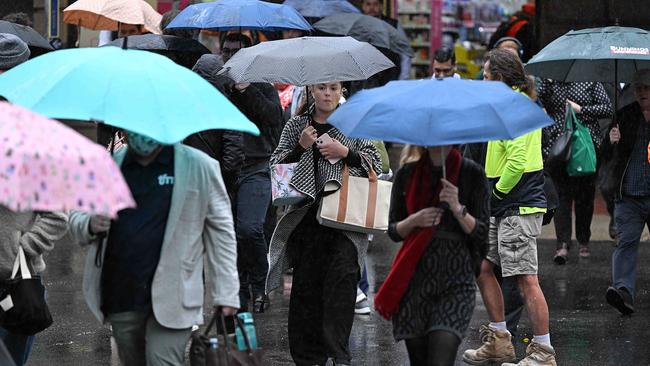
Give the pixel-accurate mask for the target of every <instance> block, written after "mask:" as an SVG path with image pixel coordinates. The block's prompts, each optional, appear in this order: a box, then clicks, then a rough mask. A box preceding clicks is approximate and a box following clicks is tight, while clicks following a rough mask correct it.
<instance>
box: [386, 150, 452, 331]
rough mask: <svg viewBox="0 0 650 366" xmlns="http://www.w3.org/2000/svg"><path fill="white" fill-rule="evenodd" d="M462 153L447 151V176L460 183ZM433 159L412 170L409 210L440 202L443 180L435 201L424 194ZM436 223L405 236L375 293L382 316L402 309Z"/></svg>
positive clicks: (429, 181)
mask: <svg viewBox="0 0 650 366" xmlns="http://www.w3.org/2000/svg"><path fill="white" fill-rule="evenodd" d="M461 160H462V158H461V155H460V152H459V151H458V149H452V150H451V151H450V152H449V154H448V155H447V160H446V161H445V165H446V173H447V180H449V181H450V182H451V183H452V184H453V185H455V186H458V176H459V174H460V163H461ZM432 166H433V164H431V159H430V158H429V156H428V155H423V156H422V158H420V161H419V162H418V164H417V166H416V167H415V170H413V173H411V179H410V180H409V183H408V186H407V188H406V211H407V212H408V214H409V215H412V214H414V213H416V212H418V211H420V210H422V209H424V208H427V207H437V206H438V204H439V203H440V200H439V197H438V196H439V195H440V191H441V190H442V183H441V182H440V181H439V182H438V184H437V185H436V190H435V194H434V195H433V201H432V202H430V203H427V202H426V199H423V197H429V194H430V193H431V186H432V184H433V182H431V176H432V174H433V172H432ZM436 229H437V227H436V226H433V227H430V228H418V229H415V230H413V231H412V232H411V233H410V234H409V235H408V236H407V237H406V239H405V240H404V243H403V244H402V247H401V248H400V250H399V252H397V256H395V260H394V261H393V265H392V266H391V269H390V273H388V277H386V280H385V281H384V283H383V284H382V285H381V288H379V291H377V295H375V309H376V310H377V312H379V314H381V316H383V317H384V318H386V319H390V318H391V317H392V316H393V315H395V314H396V313H397V312H398V311H399V306H400V303H401V301H402V297H403V296H404V293H406V289H407V288H408V285H409V282H410V281H411V277H413V273H415V269H416V267H417V265H418V262H419V261H420V257H422V254H423V253H424V250H425V249H426V247H427V245H428V244H429V241H430V240H431V237H433V235H435V233H436Z"/></svg>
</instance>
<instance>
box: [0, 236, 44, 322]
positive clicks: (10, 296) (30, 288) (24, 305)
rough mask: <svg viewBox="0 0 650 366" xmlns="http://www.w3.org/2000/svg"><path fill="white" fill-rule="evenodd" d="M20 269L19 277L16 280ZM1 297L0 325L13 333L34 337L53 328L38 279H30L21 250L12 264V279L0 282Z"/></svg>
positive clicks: (19, 248) (23, 253) (41, 284)
mask: <svg viewBox="0 0 650 366" xmlns="http://www.w3.org/2000/svg"><path fill="white" fill-rule="evenodd" d="M19 269H20V277H16V275H17V274H18V270H19ZM3 287H5V288H6V292H5V294H0V325H2V327H3V328H5V329H6V330H8V331H9V332H10V333H13V334H20V335H34V334H36V333H38V332H40V331H42V330H44V329H46V328H47V327H49V326H50V325H52V315H51V314H50V309H49V308H48V306H47V302H46V301H45V287H44V286H43V283H42V281H41V278H40V276H32V274H31V273H29V268H28V267H27V259H26V258H25V252H24V251H23V248H22V247H20V246H19V247H18V255H17V256H16V260H15V261H14V268H13V271H12V272H11V278H10V279H9V280H7V281H4V282H3Z"/></svg>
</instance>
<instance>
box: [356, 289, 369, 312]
mask: <svg viewBox="0 0 650 366" xmlns="http://www.w3.org/2000/svg"><path fill="white" fill-rule="evenodd" d="M370 312H371V311H370V304H369V302H368V296H366V294H364V293H363V291H361V290H360V289H358V288H357V300H356V302H355V304H354V313H355V314H359V315H369V314H370Z"/></svg>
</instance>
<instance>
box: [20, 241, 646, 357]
mask: <svg viewBox="0 0 650 366" xmlns="http://www.w3.org/2000/svg"><path fill="white" fill-rule="evenodd" d="M554 245H555V244H554V242H553V241H551V240H540V242H539V259H540V260H539V261H540V273H541V284H542V288H543V291H544V293H545V295H546V299H547V301H548V304H549V308H550V316H551V341H552V343H553V345H554V347H555V349H556V351H557V354H558V365H562V366H583V365H585V366H586V365H589V366H594V365H623V366H627V365H650V343H649V342H648V338H647V337H648V331H649V329H650V327H649V325H650V296H649V291H650V287H649V286H650V283H649V281H648V279H649V278H650V266H648V265H646V263H647V260H648V258H650V246H649V245H648V243H642V245H641V246H640V253H639V254H640V259H639V271H638V285H637V286H638V288H639V293H638V294H637V299H636V304H635V307H636V313H635V314H634V315H633V316H632V317H629V318H622V317H621V316H620V315H618V313H617V312H616V311H614V310H613V309H612V308H610V307H609V306H608V305H607V304H606V303H605V290H606V289H607V286H609V284H610V276H611V265H610V258H611V253H612V251H613V249H614V248H613V245H612V242H611V241H601V242H595V243H593V244H592V247H591V250H592V255H591V257H590V258H588V259H580V260H578V257H577V253H571V256H570V259H569V263H568V264H567V265H565V266H556V265H553V264H552V260H551V258H552V254H553V251H554ZM397 248H398V246H397V244H394V243H392V242H390V241H389V240H388V239H387V238H386V237H383V236H378V237H376V239H375V242H374V243H373V244H372V248H371V250H370V253H369V259H368V267H369V277H370V284H371V292H372V293H374V291H376V290H377V289H378V287H379V285H380V284H381V282H380V281H382V280H383V278H384V277H385V276H386V274H387V273H388V269H389V266H390V263H391V261H392V258H393V255H394V253H395V251H396V250H397ZM84 260H85V250H84V249H82V248H79V247H78V246H76V245H72V244H69V243H63V244H60V245H58V246H57V247H56V248H55V250H54V252H53V253H51V254H50V255H49V257H48V258H47V265H48V269H47V270H46V273H45V282H46V287H47V290H48V296H49V304H50V307H51V310H52V313H53V316H54V324H53V325H52V327H50V328H49V329H47V330H46V331H44V332H43V333H41V334H39V335H38V336H37V340H36V343H35V345H34V350H33V352H32V356H31V358H30V362H29V365H35V366H53V365H117V362H116V356H115V351H114V350H113V348H112V347H111V340H110V332H109V330H108V328H107V327H106V326H101V325H100V324H98V323H97V321H96V320H95V318H94V317H93V316H92V314H91V313H90V311H89V310H88V308H87V307H86V305H85V302H84V299H83V294H82V292H81V277H82V273H83V266H84ZM289 288H290V277H287V284H286V285H285V291H279V292H276V293H274V294H273V295H272V300H271V301H272V304H271V308H270V309H269V310H268V311H267V312H266V313H264V314H259V315H257V316H256V318H255V322H256V325H257V329H258V332H259V333H258V334H259V335H258V339H259V342H260V344H261V346H262V347H263V348H264V349H266V364H268V365H291V364H292V362H291V357H290V355H289V345H288V339H287V328H286V319H287V310H288V304H289V298H288V294H289V292H288V289H289ZM485 322H487V317H486V312H485V309H484V307H483V304H482V302H481V300H480V296H478V297H477V307H476V310H475V312H474V317H473V319H472V322H471V327H470V330H469V332H468V336H467V338H466V339H465V340H464V341H463V343H462V345H461V347H460V351H459V358H458V361H457V364H458V365H462V362H461V361H460V355H461V354H462V350H464V349H466V348H469V347H472V348H474V347H477V346H478V345H479V340H478V328H479V327H480V325H481V324H483V323H485ZM306 326H307V325H306ZM391 332H392V326H391V323H390V322H388V321H385V320H383V319H381V318H380V317H379V316H378V315H377V314H376V313H373V314H371V315H370V316H356V317H355V323H354V329H353V333H352V337H351V340H350V348H351V351H352V354H353V364H354V365H408V359H407V357H406V349H405V347H404V345H403V343H398V344H396V343H395V342H394V340H393V338H392V333H391ZM524 338H530V339H532V331H531V328H530V326H529V323H528V321H527V320H526V316H525V315H524V319H523V321H522V323H521V325H520V330H519V334H518V336H517V339H515V342H514V343H515V346H516V349H517V355H518V356H519V357H523V355H524V352H525V346H526V344H525V343H524Z"/></svg>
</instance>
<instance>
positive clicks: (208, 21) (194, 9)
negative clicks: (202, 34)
mask: <svg viewBox="0 0 650 366" xmlns="http://www.w3.org/2000/svg"><path fill="white" fill-rule="evenodd" d="M167 28H189V29H209V30H212V31H229V30H241V29H251V30H262V31H279V30H283V29H298V30H304V31H311V30H312V27H311V25H309V23H308V22H307V21H306V20H305V18H303V17H302V15H300V13H298V11H297V10H296V9H294V8H292V7H290V6H288V5H282V4H273V3H267V2H265V1H258V0H219V1H216V2H212V3H202V4H194V5H190V6H188V7H187V8H185V9H184V10H183V11H182V12H181V13H180V14H178V16H176V18H174V20H172V21H171V23H169V25H168V26H167Z"/></svg>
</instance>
